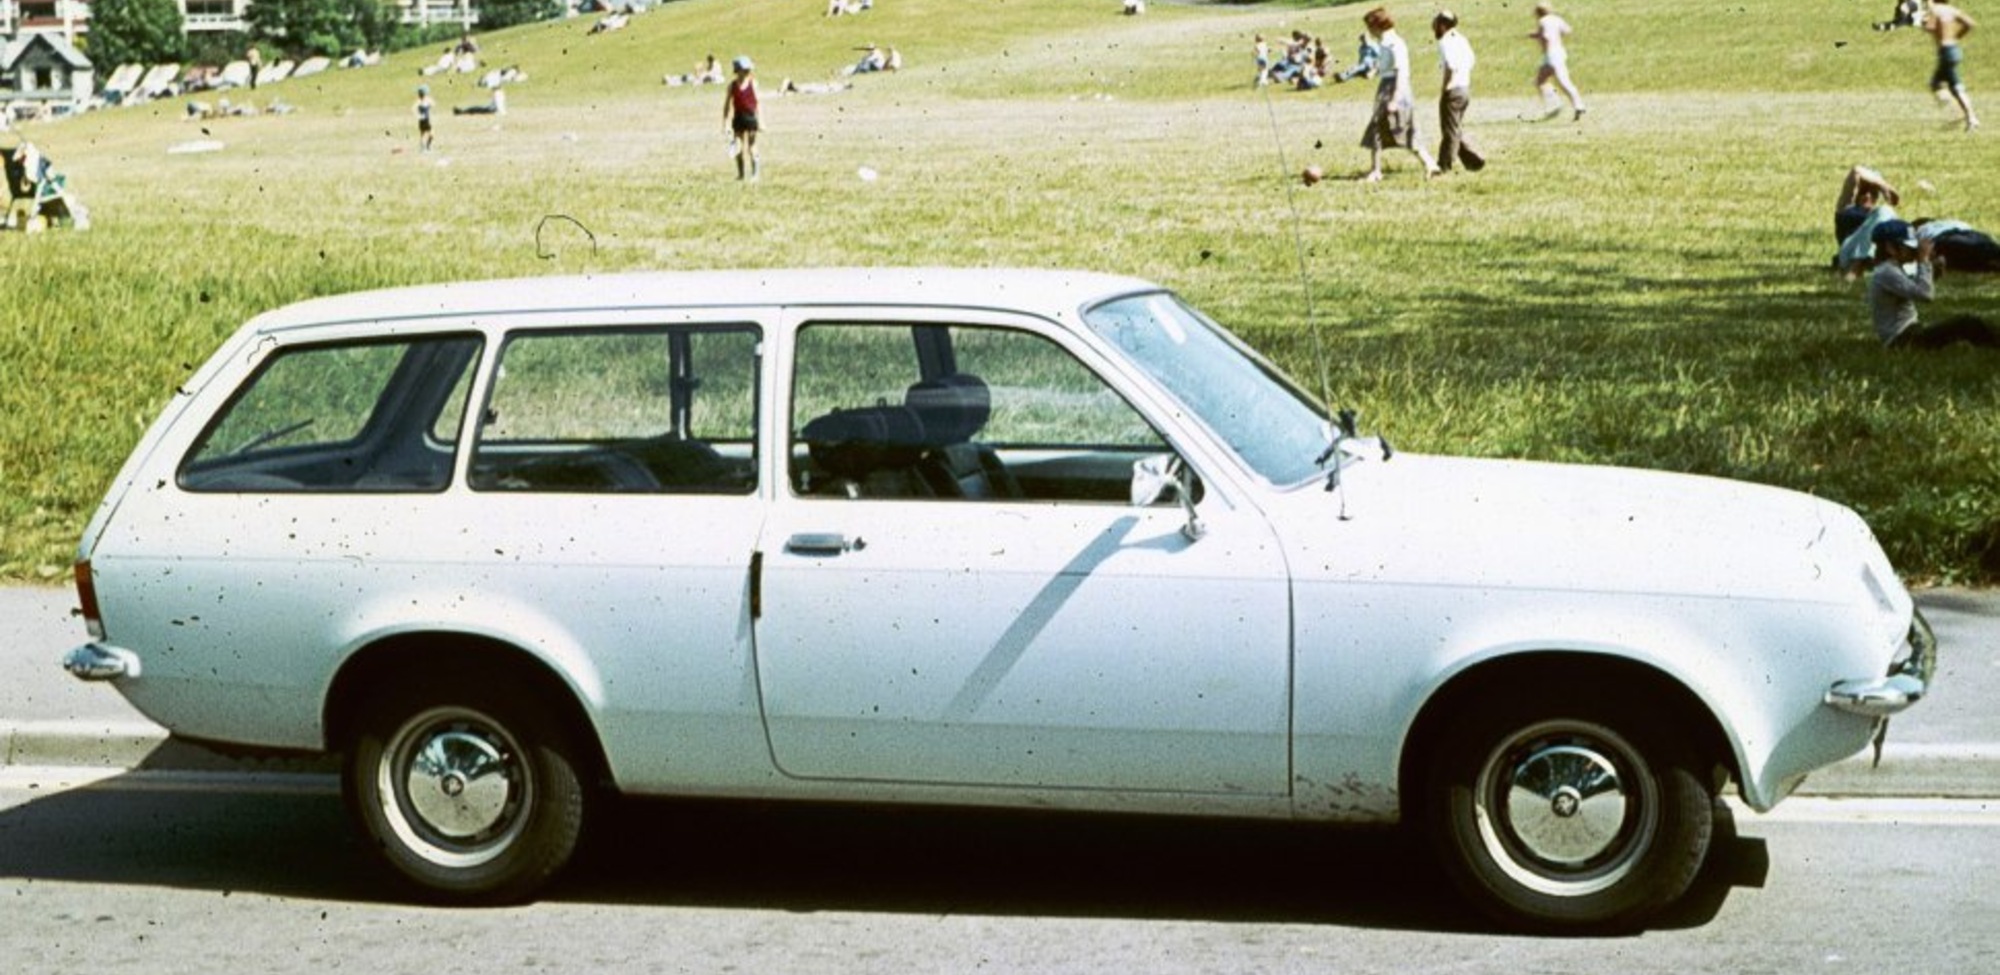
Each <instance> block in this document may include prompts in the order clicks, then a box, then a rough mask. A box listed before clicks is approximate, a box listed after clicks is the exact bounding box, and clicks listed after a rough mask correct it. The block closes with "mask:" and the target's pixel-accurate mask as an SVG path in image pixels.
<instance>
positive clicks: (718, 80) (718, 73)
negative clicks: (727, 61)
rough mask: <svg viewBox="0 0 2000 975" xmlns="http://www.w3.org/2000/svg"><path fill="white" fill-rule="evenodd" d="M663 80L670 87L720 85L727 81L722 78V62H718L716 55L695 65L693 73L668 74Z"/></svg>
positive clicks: (711, 55)
mask: <svg viewBox="0 0 2000 975" xmlns="http://www.w3.org/2000/svg"><path fill="white" fill-rule="evenodd" d="M661 80H662V81H663V82H665V83H666V84H667V86H668V87H677V86H680V85H719V84H722V83H723V82H724V81H725V80H727V79H725V78H724V77H723V76H722V62H721V61H718V60H716V59H715V55H713V54H710V55H709V56H708V59H707V60H705V61H703V62H702V63H700V64H697V65H695V66H694V70H693V71H690V72H688V73H687V74H668V75H666V76H665V77H663V78H662V79H661Z"/></svg>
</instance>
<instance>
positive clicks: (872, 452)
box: [799, 404, 926, 479]
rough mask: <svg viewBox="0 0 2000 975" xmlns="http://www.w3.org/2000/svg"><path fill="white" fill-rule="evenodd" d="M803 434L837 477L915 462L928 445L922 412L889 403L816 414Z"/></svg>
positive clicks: (815, 457) (821, 462) (814, 453)
mask: <svg viewBox="0 0 2000 975" xmlns="http://www.w3.org/2000/svg"><path fill="white" fill-rule="evenodd" d="M799 440H801V441H803V442H804V443H805V445H806V449H807V450H808V451H810V452H811V453H812V458H813V460H814V461H815V462H817V463H818V464H819V466H821V467H823V468H825V469H826V470H828V471H829V472H831V473H832V474H833V475H834V476H836V477H848V478H855V479H860V478H865V477H867V476H868V475H869V474H870V473H872V472H874V471H878V470H883V469H885V468H891V467H903V466H907V465H909V464H914V463H916V460H917V458H918V457H919V456H921V455H922V453H923V450H924V447H925V445H926V443H925V437H924V428H923V425H922V424H921V423H919V422H918V420H917V415H916V412H915V411H913V410H911V409H910V408H909V407H907V406H890V405H888V404H883V405H881V406H864V407H860V408H858V409H852V410H835V411H833V412H832V413H828V414H826V415H825V416H821V417H815V418H814V419H813V420H811V421H810V422H808V423H807V424H806V425H805V426H804V427H802V428H801V429H800V430H799Z"/></svg>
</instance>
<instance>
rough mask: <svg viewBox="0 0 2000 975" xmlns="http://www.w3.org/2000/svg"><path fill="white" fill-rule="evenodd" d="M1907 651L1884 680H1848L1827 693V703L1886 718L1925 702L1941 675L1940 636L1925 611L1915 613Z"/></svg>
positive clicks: (1862, 713) (1854, 712)
mask: <svg viewBox="0 0 2000 975" xmlns="http://www.w3.org/2000/svg"><path fill="white" fill-rule="evenodd" d="M1906 643H1907V652H1906V653H1905V654H1904V655H1903V657H1902V658H1901V659H1900V660H1898V661H1897V662H1896V663H1895V664H1894V665H1893V666H1892V667H1891V668H1890V669H1889V673H1887V674H1885V675H1883V676H1881V677H1864V678H1857V679H1854V680H1844V681H1840V682H1839V683H1837V684H1834V685H1833V686H1832V687H1830V688H1828V689H1827V691H1826V696H1825V698H1824V701H1825V703H1826V704H1827V705H1828V706H1830V707H1834V708H1837V709H1839V710H1842V711H1846V712H1848V713H1850V714H1861V715H1866V716H1868V717H1872V718H1886V717H1888V716H1890V715H1892V714H1896V713H1898V712H1901V711H1903V710H1904V709H1906V708H1908V707H1909V706H1910V705H1912V704H1915V703H1917V702H1918V701H1921V700H1923V697H1924V695H1925V694H1926V693H1928V692H1929V691H1930V686H1931V682H1932V680H1934V679H1935V678H1936V676H1937V654H1938V649H1937V637H1935V636H1933V635H1932V634H1931V626H1930V623H1929V622H1927V621H1925V619H1924V614H1923V613H1922V612H1917V611H1912V613H1911V615H1910V633H1909V636H1908V637H1907V638H1906Z"/></svg>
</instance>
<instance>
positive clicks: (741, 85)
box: [722, 55, 758, 180]
mask: <svg viewBox="0 0 2000 975" xmlns="http://www.w3.org/2000/svg"><path fill="white" fill-rule="evenodd" d="M730 66H731V67H733V68H735V69H736V77H734V78H732V79H730V81H729V91H728V92H726V93H725V94H724V95H723V97H722V124H723V125H726V126H728V127H729V154H730V155H732V156H735V157H736V178H737V179H753V180H754V179H756V178H757V176H758V159H757V131H758V123H757V74H756V70H757V66H756V65H755V64H752V63H751V61H750V57H749V56H748V55H739V56H738V57H737V58H736V60H735V61H732V62H730ZM746 167H747V168H746Z"/></svg>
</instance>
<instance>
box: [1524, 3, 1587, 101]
mask: <svg viewBox="0 0 2000 975" xmlns="http://www.w3.org/2000/svg"><path fill="white" fill-rule="evenodd" d="M1569 32H1570V28H1569V21H1566V20H1564V19H1562V17H1560V16H1559V15H1557V14H1556V10H1555V7H1554V6H1552V5H1550V4H1548V3H1546V2H1545V3H1538V4H1535V30H1534V32H1533V33H1531V34H1529V35H1528V37H1529V39H1530V40H1533V41H1535V42H1537V43H1539V44H1541V45H1542V64H1541V66H1540V67H1538V68H1536V69H1535V87H1536V88H1537V89H1539V90H1540V91H1541V93H1542V108H1543V113H1542V117H1543V118H1555V117H1556V116H1557V115H1559V114H1561V113H1562V106H1561V105H1560V104H1559V103H1558V102H1557V101H1556V92H1555V89H1556V87H1557V86H1560V87H1561V88H1562V92H1563V96H1564V97H1566V98H1568V99H1569V107H1570V108H1571V109H1573V110H1575V112H1576V117H1577V118H1578V119H1581V118H1583V113H1584V112H1586V111H1588V109H1587V108H1585V107H1584V104H1583V94H1582V93H1581V92H1578V91H1577V90H1576V83H1575V82H1573V81H1571V80H1569V46H1568V43H1567V42H1566V40H1565V39H1566V38H1567V37H1568V36H1569Z"/></svg>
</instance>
